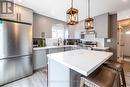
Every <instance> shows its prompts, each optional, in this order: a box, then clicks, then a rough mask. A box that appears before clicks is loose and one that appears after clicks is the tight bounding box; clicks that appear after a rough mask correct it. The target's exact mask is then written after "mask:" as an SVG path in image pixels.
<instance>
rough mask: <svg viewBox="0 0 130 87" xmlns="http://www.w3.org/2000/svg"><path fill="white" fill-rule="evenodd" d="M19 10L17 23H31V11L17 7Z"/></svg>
mask: <svg viewBox="0 0 130 87" xmlns="http://www.w3.org/2000/svg"><path fill="white" fill-rule="evenodd" d="M18 8H19V9H20V12H19V21H20V22H25V23H31V24H32V23H33V11H32V10H31V9H28V8H25V7H21V6H18Z"/></svg>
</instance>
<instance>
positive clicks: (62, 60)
mask: <svg viewBox="0 0 130 87" xmlns="http://www.w3.org/2000/svg"><path fill="white" fill-rule="evenodd" d="M112 55H113V53H110V52H100V51H90V50H84V49H79V50H72V51H66V52H60V53H53V54H48V55H47V56H48V87H71V86H70V76H71V74H70V70H74V71H76V72H78V73H80V74H82V75H84V76H88V75H89V74H90V73H92V72H93V71H94V70H95V69H97V68H98V67H99V66H100V65H102V64H103V63H104V62H105V61H106V60H108V59H109V58H110V57H111V56H112Z"/></svg>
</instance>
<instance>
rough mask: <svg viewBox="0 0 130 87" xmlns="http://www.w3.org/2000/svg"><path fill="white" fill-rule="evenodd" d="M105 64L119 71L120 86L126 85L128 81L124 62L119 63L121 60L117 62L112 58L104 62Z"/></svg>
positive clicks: (124, 86)
mask: <svg viewBox="0 0 130 87" xmlns="http://www.w3.org/2000/svg"><path fill="white" fill-rule="evenodd" d="M104 65H105V66H106V67H109V68H111V69H114V70H116V71H117V72H118V75H119V77H120V78H119V81H120V83H119V84H120V87H121V86H122V87H126V81H125V76H124V70H123V64H122V63H119V62H116V61H112V60H109V61H106V62H105V63H104Z"/></svg>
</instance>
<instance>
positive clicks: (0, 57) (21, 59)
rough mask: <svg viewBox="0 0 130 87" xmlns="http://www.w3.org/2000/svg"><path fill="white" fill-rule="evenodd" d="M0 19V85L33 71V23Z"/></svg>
mask: <svg viewBox="0 0 130 87" xmlns="http://www.w3.org/2000/svg"><path fill="white" fill-rule="evenodd" d="M0 21H1V22H0V85H4V84H6V83H9V82H12V81H15V80H18V79H20V78H23V77H26V76H28V75H30V74H32V72H33V68H32V62H31V61H32V25H31V24H26V23H20V22H15V21H9V20H0Z"/></svg>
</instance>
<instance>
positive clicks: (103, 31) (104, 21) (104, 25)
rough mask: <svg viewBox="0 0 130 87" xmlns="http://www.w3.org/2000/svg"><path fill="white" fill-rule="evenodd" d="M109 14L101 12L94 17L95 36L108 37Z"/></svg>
mask: <svg viewBox="0 0 130 87" xmlns="http://www.w3.org/2000/svg"><path fill="white" fill-rule="evenodd" d="M109 22H110V21H109V14H108V13H106V14H102V15H99V16H96V17H94V29H95V32H96V37H98V38H109Z"/></svg>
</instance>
